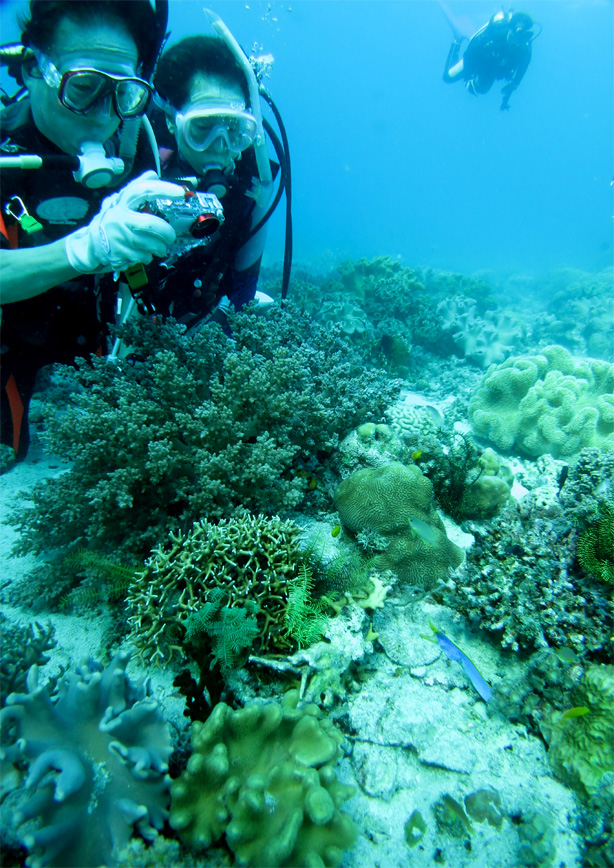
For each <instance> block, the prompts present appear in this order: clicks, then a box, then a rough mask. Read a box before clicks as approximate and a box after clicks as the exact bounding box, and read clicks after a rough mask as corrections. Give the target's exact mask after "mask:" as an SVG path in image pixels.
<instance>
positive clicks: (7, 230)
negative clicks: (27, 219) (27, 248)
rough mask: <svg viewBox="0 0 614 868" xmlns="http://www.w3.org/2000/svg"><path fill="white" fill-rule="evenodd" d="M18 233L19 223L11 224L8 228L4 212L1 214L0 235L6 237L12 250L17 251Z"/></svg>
mask: <svg viewBox="0 0 614 868" xmlns="http://www.w3.org/2000/svg"><path fill="white" fill-rule="evenodd" d="M18 233H19V227H18V225H17V223H9V225H8V226H7V225H6V223H5V222H4V217H3V216H2V212H0V235H4V237H5V238H6V240H7V241H8V243H9V245H10V247H11V250H15V249H16V247H17V241H18Z"/></svg>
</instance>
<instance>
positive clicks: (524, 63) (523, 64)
mask: <svg viewBox="0 0 614 868" xmlns="http://www.w3.org/2000/svg"><path fill="white" fill-rule="evenodd" d="M530 62H531V51H530V50H529V51H527V52H525V53H523V55H522V57H521V58H520V60H519V61H518V63H517V64H516V68H515V70H514V74H513V75H512V78H511V80H510V81H509V82H508V83H507V84H506V85H505V86H504V87H502V88H501V96H502V97H503V99H502V100H501V111H502V112H504V111H509V108H510V107H509V105H508V103H509V100H510V97H511V95H512V94H513V92H514V91H515V90H516V88H517V87H518V85H519V84H520V82H521V81H522V79H523V78H524V74H525V72H526V71H527V69H528V67H529V63H530Z"/></svg>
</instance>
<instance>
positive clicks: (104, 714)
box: [0, 652, 172, 868]
mask: <svg viewBox="0 0 614 868" xmlns="http://www.w3.org/2000/svg"><path fill="white" fill-rule="evenodd" d="M129 659H130V654H129V653H127V652H120V653H118V654H117V655H116V656H115V658H114V659H113V660H112V661H111V663H109V665H108V666H107V667H106V668H105V669H102V667H99V666H97V665H96V664H94V663H88V664H85V663H84V664H83V665H82V666H80V667H78V668H77V669H75V670H74V671H69V672H67V673H66V674H65V675H63V676H62V677H61V678H60V679H59V680H58V681H57V684H56V683H55V682H47V683H45V684H39V682H38V671H37V667H36V666H34V667H32V669H31V670H30V672H29V673H28V680H27V690H28V692H27V693H24V694H18V693H13V694H11V695H10V696H9V697H8V699H7V705H6V707H5V708H4V709H2V712H0V729H1V733H2V744H3V748H2V753H1V755H0V756H1V758H2V764H3V766H5V765H6V764H8V763H13V764H15V765H16V766H17V767H18V768H21V767H23V764H26V765H27V766H28V773H27V777H26V779H25V782H24V783H23V786H22V787H20V788H19V789H16V790H15V792H13V793H12V794H11V796H10V798H11V799H12V800H13V804H14V814H13V819H14V824H15V826H16V827H17V828H19V827H21V826H23V828H24V832H23V843H24V845H25V847H26V848H27V849H28V851H29V853H30V855H29V857H28V860H27V864H28V865H29V866H31V868H37V866H41V865H52V866H58V868H71V866H74V868H89V866H91V868H96V866H98V865H101V864H102V863H104V862H112V860H113V856H114V853H115V852H116V850H117V849H118V848H121V847H123V846H125V845H126V844H127V842H128V841H129V839H130V837H131V836H132V834H133V832H135V831H136V832H138V833H139V834H140V835H142V836H143V837H144V838H145V839H147V840H151V839H153V838H155V836H156V834H157V830H158V829H161V828H162V826H163V824H164V821H165V819H166V817H167V816H168V813H167V806H168V787H169V782H170V778H169V777H168V775H167V774H166V772H167V770H168V760H169V757H170V755H171V752H172V747H171V738H170V731H169V727H168V724H167V723H165V722H164V720H163V719H162V716H161V714H160V709H159V706H158V702H157V700H155V699H154V698H153V697H152V694H151V685H150V682H149V681H148V680H145V681H142V682H140V683H134V682H132V681H131V680H130V679H129V678H128V676H127V675H126V671H125V670H126V665H127V663H128V660H129ZM30 820H33V821H34V823H33V824H32V823H31V822H28V821H30Z"/></svg>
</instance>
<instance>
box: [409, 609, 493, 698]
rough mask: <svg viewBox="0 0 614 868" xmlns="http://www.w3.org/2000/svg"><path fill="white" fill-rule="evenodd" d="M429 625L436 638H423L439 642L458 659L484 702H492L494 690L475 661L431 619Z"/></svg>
mask: <svg viewBox="0 0 614 868" xmlns="http://www.w3.org/2000/svg"><path fill="white" fill-rule="evenodd" d="M429 626H430V628H431V630H432V631H433V633H434V634H435V638H433V637H432V636H424V635H422V634H421V635H422V638H423V639H428V641H429V642H437V644H438V645H439V647H440V648H442V649H443V651H444V652H445V654H446V656H447V657H449V658H450V660H456V662H457V663H460V664H461V666H462V667H463V669H464V670H465V675H466V676H467V678H468V679H469V681H471V683H472V684H473V686H474V687H475V689H476V690H477V692H478V693H479V694H480V696H481V697H482V699H483V700H484V702H490V699H491V697H492V690H491V689H490V685H489V684H488V683H487V682H486V681H485V680H484V678H482V676H481V675H480V673H479V672H478V670H477V669H476V666H475V664H474V663H472V662H471V660H470V659H469V658H468V657H467V655H466V654H465V652H464V651H461V649H460V648H459V647H458V645H455V644H454V642H452V640H451V639H448V637H447V636H444V634H443V633H440V632H439V630H438V629H437V628H436V627H435V626H434V624H433V623H432V622H431V621H429Z"/></svg>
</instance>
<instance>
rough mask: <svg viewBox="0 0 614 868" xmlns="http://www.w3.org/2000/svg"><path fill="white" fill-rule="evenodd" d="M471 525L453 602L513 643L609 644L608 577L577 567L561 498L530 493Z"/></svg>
mask: <svg viewBox="0 0 614 868" xmlns="http://www.w3.org/2000/svg"><path fill="white" fill-rule="evenodd" d="M469 529H470V530H471V532H472V533H473V534H474V536H475V544H474V545H473V546H472V547H471V548H470V549H469V551H468V552H467V558H466V561H465V564H464V565H463V567H462V569H461V573H460V575H459V577H458V579H457V581H456V583H455V588H454V590H453V591H451V592H450V594H449V597H448V599H449V601H450V604H451V605H452V606H454V608H456V609H457V610H458V611H460V612H463V613H464V614H466V615H467V616H468V617H469V619H470V620H471V621H472V622H474V623H475V624H476V625H477V626H479V627H481V628H483V629H485V630H488V631H491V632H493V633H495V634H497V635H498V636H500V640H501V644H502V645H503V647H505V648H511V649H512V650H518V649H519V648H521V647H522V648H524V649H528V650H530V649H533V648H536V647H537V648H539V647H544V646H546V645H555V646H564V645H569V646H570V647H572V648H573V649H575V650H576V651H577V652H578V653H585V652H587V651H598V650H600V649H604V648H606V647H608V644H609V635H610V633H611V630H612V615H613V608H612V603H611V601H610V600H609V599H608V596H607V594H606V593H605V591H604V587H603V585H601V583H597V582H595V581H594V580H592V579H591V578H590V577H587V576H582V575H574V574H573V571H572V565H573V562H574V553H575V537H574V535H573V534H572V533H571V525H570V524H569V521H567V520H566V519H565V517H564V516H563V514H562V509H561V507H560V505H558V504H557V501H556V499H555V500H553V501H551V502H547V503H546V502H544V503H542V502H541V500H540V499H539V498H538V497H536V496H534V495H525V497H524V498H523V500H522V502H521V503H520V504H517V503H512V504H510V505H509V506H508V507H506V508H505V509H503V510H502V511H501V512H500V513H499V515H497V516H496V517H495V518H494V519H493V520H492V521H491V523H490V524H489V526H488V527H483V526H479V525H475V524H473V523H472V522H470V523H469Z"/></svg>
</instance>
